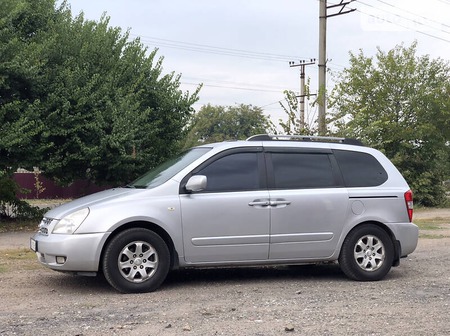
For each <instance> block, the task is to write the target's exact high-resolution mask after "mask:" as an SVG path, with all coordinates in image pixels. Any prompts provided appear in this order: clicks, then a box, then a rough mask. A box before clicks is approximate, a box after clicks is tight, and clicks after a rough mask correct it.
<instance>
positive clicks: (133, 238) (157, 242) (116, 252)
mask: <svg viewBox="0 0 450 336" xmlns="http://www.w3.org/2000/svg"><path fill="white" fill-rule="evenodd" d="M169 267H170V252H169V249H168V248H167V245H166V243H165V242H164V240H163V239H162V238H161V237H160V236H159V235H157V234H156V233H155V232H153V231H150V230H147V229H143V228H132V229H128V230H125V231H123V232H121V233H119V234H118V235H117V236H115V237H114V238H113V239H112V240H111V241H110V242H109V243H108V245H107V246H106V249H105V252H104V255H103V264H102V268H103V274H104V275H105V278H106V280H107V281H108V282H109V284H110V285H111V286H113V287H114V288H115V289H117V290H118V291H120V292H123V293H144V292H151V291H154V290H156V289H157V288H158V287H159V286H160V285H161V284H162V282H163V281H164V279H165V278H166V276H167V273H168V272H169Z"/></svg>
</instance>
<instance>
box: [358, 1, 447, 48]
mask: <svg viewBox="0 0 450 336" xmlns="http://www.w3.org/2000/svg"><path fill="white" fill-rule="evenodd" d="M357 11H358V12H360V13H361V14H364V15H367V16H370V17H373V18H375V19H379V20H384V21H386V22H388V23H391V24H393V25H396V26H399V27H402V28H405V29H407V30H411V31H414V32H416V33H419V34H422V35H426V36H428V37H432V38H434V39H437V40H441V41H444V42H450V40H447V39H445V38H443V37H439V36H436V35H433V34H429V33H426V32H423V31H421V30H416V29H411V28H410V27H407V26H404V25H401V24H399V23H397V22H393V21H391V20H389V19H386V18H382V17H379V16H376V15H373V14H369V13H366V12H364V11H362V10H360V9H357Z"/></svg>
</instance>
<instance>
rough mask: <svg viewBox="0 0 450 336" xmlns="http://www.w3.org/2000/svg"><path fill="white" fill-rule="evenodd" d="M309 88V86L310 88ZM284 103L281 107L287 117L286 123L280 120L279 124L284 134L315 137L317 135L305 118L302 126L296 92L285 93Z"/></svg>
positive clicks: (281, 103)
mask: <svg viewBox="0 0 450 336" xmlns="http://www.w3.org/2000/svg"><path fill="white" fill-rule="evenodd" d="M308 87H309V86H308ZM284 96H285V99H284V102H280V106H281V108H282V109H283V111H284V112H285V113H286V115H287V119H286V121H283V119H279V121H278V124H279V125H280V127H281V128H282V130H283V134H290V135H299V134H301V135H313V134H314V133H317V129H315V128H314V127H313V126H312V125H311V123H310V122H308V120H307V118H306V116H305V123H304V125H303V127H302V126H301V122H300V118H299V101H298V98H297V95H296V93H295V92H294V91H288V90H286V91H284Z"/></svg>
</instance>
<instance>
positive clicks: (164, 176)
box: [128, 147, 211, 188]
mask: <svg viewBox="0 0 450 336" xmlns="http://www.w3.org/2000/svg"><path fill="white" fill-rule="evenodd" d="M209 150H211V148H206V147H201V148H191V149H189V150H187V151H186V152H183V153H181V154H179V155H178V156H176V157H174V158H172V159H169V160H167V161H166V162H163V163H162V164H160V165H159V166H157V167H156V168H154V169H151V170H149V171H148V172H147V173H145V174H144V175H142V176H141V177H139V178H138V179H137V180H135V181H134V182H132V183H130V184H129V185H128V187H131V188H155V187H157V186H159V185H161V184H163V183H164V182H166V181H168V180H169V179H171V178H172V177H173V176H174V175H175V174H177V173H179V172H180V171H181V170H182V169H183V168H185V167H187V166H188V165H189V164H191V163H192V162H194V161H195V160H197V159H198V158H199V157H200V156H202V155H203V154H205V153H206V152H208V151H209Z"/></svg>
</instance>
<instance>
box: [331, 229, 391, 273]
mask: <svg viewBox="0 0 450 336" xmlns="http://www.w3.org/2000/svg"><path fill="white" fill-rule="evenodd" d="M393 260H394V244H393V242H392V239H391V238H390V237H389V235H388V234H387V233H386V231H384V230H383V229H381V228H380V227H378V226H376V225H373V224H366V225H361V226H358V227H356V228H355V229H353V230H352V231H350V233H349V234H348V236H347V237H346V238H345V240H344V243H343V244H342V248H341V253H340V255H339V265H340V267H341V269H342V271H343V272H344V273H345V274H346V275H347V276H348V277H349V278H351V279H353V280H358V281H377V280H381V279H382V278H384V276H385V275H386V274H387V273H388V272H389V270H390V269H391V267H392V263H393Z"/></svg>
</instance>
